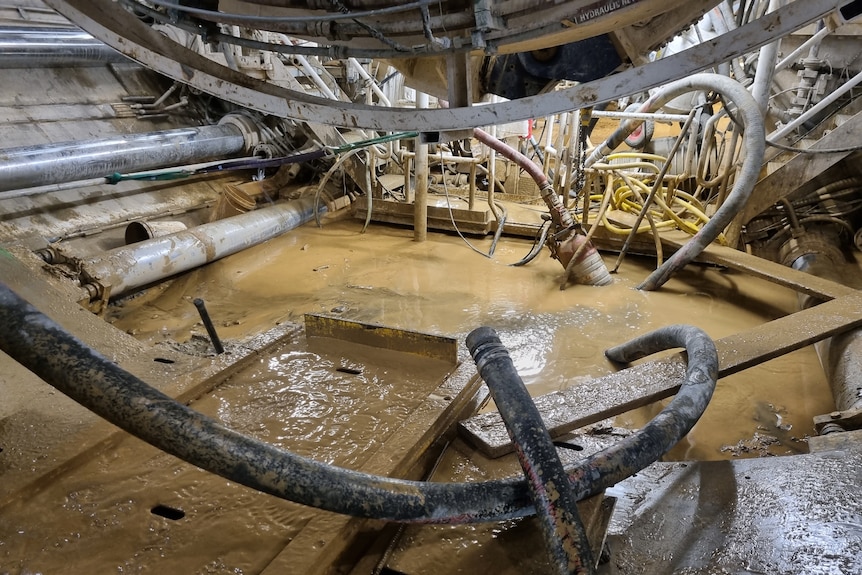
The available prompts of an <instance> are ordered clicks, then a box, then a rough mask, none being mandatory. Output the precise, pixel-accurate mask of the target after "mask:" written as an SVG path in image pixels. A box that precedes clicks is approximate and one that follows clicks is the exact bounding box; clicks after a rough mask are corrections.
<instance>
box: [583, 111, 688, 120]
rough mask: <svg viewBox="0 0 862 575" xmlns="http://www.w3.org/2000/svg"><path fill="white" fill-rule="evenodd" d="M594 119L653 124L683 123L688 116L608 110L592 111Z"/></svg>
mask: <svg viewBox="0 0 862 575" xmlns="http://www.w3.org/2000/svg"><path fill="white" fill-rule="evenodd" d="M592 115H593V116H594V117H596V118H624V119H626V120H652V121H654V122H685V121H686V120H688V114H658V113H646V112H622V111H608V110H593V112H592Z"/></svg>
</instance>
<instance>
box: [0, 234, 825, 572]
mask: <svg viewBox="0 0 862 575" xmlns="http://www.w3.org/2000/svg"><path fill="white" fill-rule="evenodd" d="M360 228H361V222H357V221H353V220H342V221H328V222H326V224H325V226H324V227H323V228H322V229H317V228H315V227H314V226H306V227H303V228H301V229H299V230H296V231H295V232H293V233H291V234H288V235H286V236H284V237H281V238H278V239H276V240H274V241H271V242H268V243H266V244H264V245H262V246H258V247H257V248H253V249H250V250H247V251H246V252H243V253H241V254H237V255H235V256H232V257H229V258H226V259H225V260H222V261H220V262H217V263H215V264H213V265H211V266H209V267H207V268H206V269H203V270H198V271H195V272H192V273H190V274H187V275H186V276H184V277H181V278H179V279H177V280H175V281H173V282H171V283H170V284H167V285H165V286H163V287H161V288H158V289H154V290H150V291H149V292H148V293H146V294H143V295H140V296H138V297H134V298H130V299H128V300H126V301H124V302H121V303H120V304H119V305H117V306H116V307H115V308H114V309H113V310H112V311H111V315H110V317H109V320H110V321H112V322H113V323H114V325H115V326H116V327H118V328H120V329H123V330H126V331H128V332H130V333H133V334H135V335H136V336H137V337H138V338H140V339H141V340H143V341H145V342H148V343H150V344H153V345H155V346H163V345H169V346H174V347H179V348H181V349H184V350H186V351H188V352H193V353H211V351H210V349H209V344H208V343H207V342H206V339H205V337H204V336H205V331H204V329H203V327H202V326H201V325H200V321H199V318H198V316H197V312H196V310H195V307H194V305H193V304H192V300H193V299H194V298H195V297H201V298H203V299H204V300H205V301H206V302H207V305H208V308H209V311H210V314H211V316H212V317H213V318H214V321H215V323H216V325H217V327H218V330H219V332H220V334H221V336H222V338H223V339H224V340H225V343H226V347H227V348H228V350H232V349H234V350H236V346H238V345H240V344H242V342H243V341H244V340H245V339H247V338H249V337H250V336H252V335H254V334H257V333H259V332H261V331H265V330H267V329H269V328H271V327H273V326H274V325H276V324H279V323H285V322H295V323H299V322H301V320H302V316H303V314H304V313H307V312H327V313H332V314H337V315H340V316H341V317H344V318H348V319H355V320H361V321H368V322H375V323H381V324H386V325H390V326H394V327H399V328H405V329H413V330H421V331H426V332H433V333H439V334H445V335H451V336H455V337H457V338H458V339H459V341H462V342H463V340H464V337H465V336H466V334H467V333H468V332H469V331H470V330H472V329H474V328H475V327H477V326H480V325H490V326H493V327H494V328H496V329H497V330H498V332H499V333H500V335H501V338H502V339H503V341H504V343H505V344H506V345H507V346H508V347H509V349H510V350H511V354H512V356H513V359H514V361H515V364H516V366H517V367H518V369H519V371H520V373H521V374H522V376H523V377H524V379H525V381H526V382H527V384H528V385H529V386H530V388H531V390H532V391H533V392H534V394H541V393H546V392H549V391H555V390H559V389H563V388H565V387H567V386H571V385H585V384H588V381H589V378H592V377H595V376H598V375H602V374H605V373H609V372H610V371H612V370H613V369H614V368H613V366H611V365H610V364H609V363H608V362H607V361H606V360H605V359H604V357H603V355H602V351H603V350H604V349H605V348H607V347H609V346H611V345H615V344H618V343H620V342H622V341H625V340H627V339H629V338H631V337H633V336H635V335H637V334H640V333H643V332H646V331H649V330H651V329H654V328H656V327H659V326H662V325H667V324H671V323H678V322H686V323H692V324H694V325H697V326H699V327H701V328H703V329H704V330H706V331H707V333H709V334H710V335H711V336H712V337H714V338H720V337H723V336H726V335H729V334H733V333H736V332H739V331H743V330H746V329H748V328H750V327H752V326H755V325H759V324H761V323H763V322H765V321H769V320H770V319H772V318H775V317H779V316H782V315H784V314H786V313H789V312H792V311H793V309H794V306H795V301H796V299H795V294H793V293H790V292H784V291H783V290H781V289H778V288H775V287H773V286H771V285H768V284H765V283H763V282H760V281H757V280H753V279H750V278H747V277H745V276H743V275H740V274H735V273H730V272H724V271H720V270H716V269H707V268H697V267H694V268H692V269H691V270H687V271H685V272H684V273H682V274H680V275H679V276H678V277H677V278H676V279H674V280H672V281H671V282H670V283H668V284H667V286H666V287H665V288H663V289H662V290H661V291H660V292H656V293H643V292H638V291H636V290H634V289H633V287H634V285H636V284H637V283H638V282H639V281H640V280H641V279H643V277H645V276H646V275H647V273H648V272H649V262H647V261H628V262H626V263H625V264H624V265H623V267H622V270H621V273H620V274H618V275H617V276H615V280H616V281H615V284H614V285H613V286H610V287H606V288H592V287H585V286H572V287H570V288H569V289H567V290H565V291H561V290H560V289H559V281H560V276H561V274H562V268H561V266H559V264H558V263H557V262H555V261H552V260H550V259H548V258H547V256H546V255H543V256H542V257H541V258H539V259H538V260H537V261H535V262H533V263H531V264H530V265H528V266H526V267H520V268H514V267H509V266H507V265H506V264H507V263H508V262H513V261H516V260H518V259H519V258H520V257H522V256H523V255H524V254H525V253H526V252H527V251H528V249H529V242H526V241H523V240H516V239H509V238H504V239H503V240H502V241H501V243H500V245H499V247H498V249H497V253H496V255H495V258H494V259H493V260H491V259H488V258H484V257H481V256H479V255H477V254H475V253H474V252H473V251H471V250H469V249H468V248H466V247H465V246H464V244H463V242H462V241H461V239H459V238H458V237H456V236H448V235H436V234H432V235H431V236H430V238H429V241H427V242H425V243H416V242H414V241H413V240H412V232H411V231H410V230H403V229H398V228H392V227H384V226H375V225H372V226H371V228H370V231H369V233H366V234H360V233H359V230H360ZM471 241H473V242H474V243H475V244H476V246H477V247H479V248H480V249H487V247H488V244H489V241H488V240H486V239H473V240H471ZM465 357H466V355H465ZM339 368H344V370H342V371H339ZM345 370H346V371H345ZM356 371H359V373H355V372H356ZM445 371H446V368H445V366H443V367H441V365H440V363H439V362H429V361H427V360H418V359H417V360H407V359H404V357H403V354H399V356H398V357H392V356H391V355H387V354H386V353H385V352H379V354H378V353H373V352H370V351H368V350H367V349H365V348H363V349H361V350H358V349H357V346H348V345H343V346H337V347H334V346H324V347H323V348H318V347H315V346H314V345H312V346H309V345H308V344H306V342H305V341H304V339H303V338H299V339H297V340H294V341H290V342H286V343H285V345H284V346H282V347H281V348H279V349H278V350H276V351H275V352H274V353H272V354H270V355H268V356H265V357H260V358H259V359H257V360H256V361H255V362H254V363H253V364H252V365H250V366H249V367H248V368H247V369H245V370H244V371H242V372H240V373H237V374H236V375H234V376H233V377H232V378H231V379H230V380H229V381H228V382H226V383H225V384H223V385H221V386H219V387H218V388H217V389H216V391H215V392H213V393H212V394H210V395H208V396H205V397H204V398H202V399H201V400H198V401H196V402H195V403H194V404H193V405H192V407H194V408H195V409H197V410H199V411H201V412H203V413H206V414H209V415H211V416H214V417H217V418H218V419H220V420H221V421H223V422H224V423H225V424H227V425H228V426H230V427H232V428H234V429H237V430H239V431H241V432H244V433H247V434H249V435H253V436H255V437H258V438H260V439H263V440H265V441H268V442H270V443H273V444H275V445H278V446H281V447H285V448H289V449H290V450H292V451H296V452H298V453H300V454H303V455H308V456H311V457H314V458H315V459H318V460H321V461H327V462H332V463H336V464H338V465H342V466H345V467H349V468H353V469H358V468H362V467H363V466H365V465H367V464H368V462H369V461H370V458H372V457H373V456H374V454H375V453H376V450H377V449H378V448H379V446H380V444H381V442H382V441H384V440H385V439H386V438H387V437H391V436H392V435H393V434H395V433H396V432H397V430H398V429H399V426H400V425H402V424H403V422H404V421H405V420H406V421H409V420H410V416H411V413H412V410H413V409H414V408H415V406H416V405H417V404H418V402H420V401H421V400H422V399H423V398H424V397H425V396H426V395H427V394H428V393H429V392H430V390H432V389H433V388H434V386H436V385H437V383H438V382H439V380H440V378H441V377H442V374H443V373H444V372H445ZM829 410H831V400H830V398H829V392H828V388H827V386H826V384H825V382H824V380H823V376H822V374H821V372H820V368H819V365H818V363H817V359H816V356H815V355H814V353H813V351H810V350H803V351H801V352H797V353H794V354H791V355H790V356H787V357H783V358H780V359H777V360H773V361H771V362H769V363H767V364H765V365H763V366H761V367H758V368H754V369H753V370H749V371H747V372H743V373H741V374H738V375H736V376H734V377H732V378H728V379H726V380H723V381H722V382H720V384H719V389H718V391H717V393H716V396H715V399H714V400H713V402H712V405H711V406H710V408H709V409H708V411H707V413H706V415H705V416H704V418H703V419H702V421H701V422H700V423H699V424H698V426H697V428H696V429H695V431H694V432H693V433H692V434H691V436H690V437H689V438H688V440H687V441H686V442H684V443H683V444H682V445H680V446H679V447H678V448H677V449H676V450H675V452H674V453H673V454H672V455H673V456H674V457H679V458H700V459H719V458H730V457H733V456H734V455H735V454H736V453H739V454H740V455H741V456H750V455H757V454H758V450H759V449H761V444H753V445H754V446H753V447H752V448H751V449H749V450H748V451H746V449H745V448H744V445H743V446H742V447H739V448H737V449H736V451H728V450H725V451H722V448H723V447H725V446H737V445H738V444H739V442H741V441H742V442H743V443H744V442H747V441H751V440H752V438H754V437H755V436H756V435H757V434H768V435H771V436H774V437H777V438H778V439H779V440H783V441H784V442H783V443H777V444H770V445H766V446H765V447H763V450H764V451H765V450H766V449H769V450H770V451H771V452H773V453H786V452H791V451H793V450H794V449H800V448H801V449H804V444H798V443H797V442H794V441H792V440H791V439H790V438H791V437H792V436H794V435H796V436H801V435H804V434H805V433H808V432H810V427H811V424H810V421H811V415H813V414H818V413H823V412H826V411H829ZM652 411H653V409H652V408H648V409H644V410H640V411H639V412H634V413H629V414H626V415H624V416H621V417H618V418H617V424H626V425H631V426H635V427H636V426H639V425H641V424H642V423H643V422H644V421H645V420H646V419H647V418H648V417H650V414H651V412H652ZM117 442H118V443H117V444H116V445H115V446H114V447H112V448H111V449H109V450H107V451H104V452H102V453H99V454H96V455H95V456H93V457H91V458H84V459H83V460H82V461H81V462H80V464H79V465H78V466H77V467H75V468H74V469H71V470H68V471H67V472H66V473H65V474H63V475H62V477H52V478H50V482H48V483H46V484H44V485H41V486H39V489H34V490H33V491H32V492H28V493H27V494H26V497H23V496H22V498H21V499H19V500H16V501H13V502H11V503H9V504H8V505H6V506H5V507H4V508H3V509H0V517H3V520H2V521H0V572H3V569H6V570H10V569H11V572H21V573H35V572H45V573H48V572H55V573H61V572H64V569H65V567H67V566H68V565H75V572H106V571H110V572H120V573H154V572H163V573H260V572H264V573H274V572H290V570H287V571H285V570H283V569H279V568H278V567H277V566H278V565H279V559H280V558H282V557H284V553H285V552H286V551H285V550H287V552H289V551H290V549H291V547H290V544H291V543H292V542H294V541H300V543H298V544H297V546H296V547H301V548H302V549H303V550H305V551H307V552H308V553H313V552H314V545H316V541H312V542H311V544H310V545H308V542H307V541H306V542H303V541H305V540H303V539H302V537H303V534H304V533H305V532H306V531H307V530H306V529H305V527H306V526H307V525H310V524H311V523H310V522H312V521H317V519H315V517H316V516H315V512H314V510H310V509H308V508H305V507H301V506H298V505H295V504H291V503H288V502H284V501H281V500H277V499H275V498H273V497H270V496H267V495H263V494H260V493H256V492H253V491H251V490H248V489H245V488H242V487H240V486H237V485H236V484H233V483H231V482H228V481H225V480H223V479H220V478H218V477H215V476H212V475H210V474H207V473H204V472H202V471H200V470H199V469H197V468H195V467H193V466H190V465H187V464H185V463H182V462H178V461H177V460H176V459H174V458H172V457H171V456H167V455H165V454H163V453H160V452H158V451H157V450H155V449H153V448H150V447H148V446H146V445H144V444H142V443H141V442H139V441H138V440H135V439H129V438H121V439H119V440H117ZM450 451H453V450H450ZM477 461H478V460H477ZM508 463H509V464H511V463H512V462H511V461H510V462H508ZM479 465H480V464H479V463H477V462H476V461H471V460H469V459H467V460H465V459H464V458H463V457H460V458H459V457H455V454H454V453H453V454H450V455H449V456H447V458H445V459H444V460H443V462H442V463H441V465H440V468H439V474H438V475H437V476H435V478H439V479H442V480H445V479H446V478H457V479H458V480H478V479H480V478H484V477H488V476H489V473H491V474H494V473H496V472H497V471H500V470H505V471H504V473H511V472H512V471H513V468H512V466H511V465H509V467H508V468H506V464H504V462H503V461H500V463H499V467H497V463H496V462H488V461H486V462H483V463H481V467H479ZM158 506H164V507H166V508H168V509H174V510H179V511H181V512H182V513H183V514H184V517H183V518H182V519H179V520H176V519H170V518H166V517H163V516H161V515H159V514H157V513H154V511H153V510H154V509H156V508H157V507H158ZM33 510H45V512H44V513H43V512H38V513H34V512H33ZM533 527H534V526H531V525H530V524H529V522H522V523H517V522H516V523H511V524H503V525H489V526H476V527H467V528H465V529H461V530H451V529H449V528H441V529H440V530H439V531H438V532H437V533H438V535H439V537H440V541H438V542H437V543H434V544H433V545H431V547H429V549H431V551H429V553H432V552H433V553H436V555H435V557H436V558H435V559H434V563H433V564H434V565H435V569H436V568H438V567H439V569H440V570H439V572H440V573H446V572H451V573H454V572H462V571H463V570H464V569H467V571H464V572H481V570H482V569H483V567H482V566H483V565H484V563H483V561H484V559H483V555H482V554H483V553H484V551H483V550H482V548H481V547H479V546H476V544H475V543H476V541H478V540H479V539H480V538H486V537H487V532H488V531H489V530H490V531H491V541H492V544H493V545H498V546H499V545H502V547H503V548H505V549H506V550H508V551H509V557H510V558H509V559H508V560H507V565H509V568H511V569H513V570H514V571H513V572H531V571H530V570H529V569H527V568H526V567H525V566H526V565H528V564H530V565H532V566H533V567H535V566H536V565H541V562H539V563H536V562H534V560H535V557H536V554H537V553H538V554H539V555H540V556H541V555H542V554H541V553H540V551H539V550H540V549H541V545H540V544H539V543H538V542H537V535H536V533H538V532H537V530H535V529H534V528H533ZM435 536H436V535H435ZM410 537H412V535H411V536H408V537H406V538H405V545H408V546H409V544H410V541H411V539H410ZM109 538H110V541H111V543H110V544H106V541H107V540H108V539H109ZM447 538H448V540H447ZM432 539H433V538H432ZM441 542H442V543H441ZM426 543H427V542H426ZM453 549H455V551H452V550H453ZM434 550H437V551H434ZM458 550H460V551H458ZM531 561H533V563H530V562H531ZM525 562H526V563H525ZM468 566H469V567H468ZM521 567H525V568H524V570H521ZM417 572H419V571H417ZM435 572H438V571H435ZM501 572H502V571H501Z"/></svg>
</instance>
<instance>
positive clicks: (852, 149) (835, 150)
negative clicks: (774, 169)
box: [766, 140, 862, 154]
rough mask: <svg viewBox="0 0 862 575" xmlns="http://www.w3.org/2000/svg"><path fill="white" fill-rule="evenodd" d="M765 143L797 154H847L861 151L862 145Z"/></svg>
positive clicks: (767, 141)
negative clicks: (787, 144)
mask: <svg viewBox="0 0 862 575" xmlns="http://www.w3.org/2000/svg"><path fill="white" fill-rule="evenodd" d="M766 145H767V146H770V147H772V148H777V149H779V150H784V151H785V152H795V153H797V154H849V153H851V152H862V145H860V146H847V147H844V148H795V147H793V146H785V145H784V144H779V143H778V142H773V141H772V140H766Z"/></svg>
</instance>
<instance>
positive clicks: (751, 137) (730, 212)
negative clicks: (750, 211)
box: [586, 74, 766, 290]
mask: <svg viewBox="0 0 862 575" xmlns="http://www.w3.org/2000/svg"><path fill="white" fill-rule="evenodd" d="M694 90H702V91H715V92H718V93H719V94H723V95H724V96H725V97H727V99H728V100H730V101H731V102H733V103H734V104H736V108H737V110H738V115H739V116H741V118H740V119H741V121H742V123H743V126H744V129H745V157H744V160H743V162H742V166H741V167H740V169H739V173H738V174H737V176H736V180H735V181H734V184H733V189H732V190H731V191H730V194H729V195H728V197H727V200H725V202H724V203H723V204H722V205H721V207H720V208H718V210H717V211H716V212H715V215H713V216H712V219H710V220H709V222H707V223H706V224H705V225H704V226H703V227H702V228H701V229H700V231H699V232H697V233H696V234H695V235H694V237H692V238H691V239H690V240H689V241H688V242H687V243H686V244H685V245H684V246H682V248H680V249H679V250H678V251H677V252H676V253H675V254H673V255H672V256H671V257H670V258H668V260H667V261H666V262H664V263H663V264H662V265H661V266H659V268H658V269H657V270H655V271H654V272H653V273H652V274H650V275H649V277H647V279H645V280H644V281H643V282H641V284H640V285H639V286H637V289H642V290H655V289H658V288H660V287H661V286H662V285H664V283H665V282H666V281H667V280H668V279H670V276H671V275H673V274H674V273H675V272H677V271H678V270H680V269H682V268H683V267H685V266H686V265H688V264H689V263H690V262H691V261H692V260H694V259H695V258H696V257H697V256H698V254H700V252H702V251H703V250H704V249H706V246H708V245H709V244H711V243H712V242H713V240H715V238H717V237H718V235H719V234H720V233H721V232H722V231H723V230H724V228H726V227H727V226H728V225H729V224H730V222H731V221H732V220H733V218H734V217H735V216H736V214H737V213H739V212H740V211H741V210H742V208H743V207H745V204H746V203H747V202H748V198H749V197H750V196H751V192H752V190H753V189H754V184H755V183H757V178H758V177H759V175H760V167H761V164H762V162H763V154H764V149H765V146H766V144H765V139H766V136H765V133H764V127H763V115H762V114H761V113H760V107H759V105H758V104H757V101H756V100H755V99H754V98H753V97H752V96H751V94H750V93H749V92H748V90H746V89H745V88H744V87H743V86H742V84H740V83H739V82H736V81H734V80H731V79H730V78H726V77H724V76H719V75H718V74H695V75H694V76H691V77H689V78H683V79H682V80H677V81H676V82H672V83H670V84H667V85H666V86H664V87H663V88H662V89H661V90H660V91H659V92H657V93H656V94H655V95H654V96H652V97H650V98H649V99H648V100H647V101H646V102H644V103H643V105H641V107H640V108H639V109H638V110H637V111H638V112H651V111H654V110H658V109H659V108H661V107H662V106H663V105H664V104H666V103H667V102H669V101H670V100H672V99H674V98H676V97H677V96H679V95H681V94H685V93H686V92H691V91H694ZM641 123H642V122H641V121H639V120H627V121H625V122H623V123H622V124H621V125H620V127H619V128H618V129H617V131H615V132H614V133H613V134H611V135H610V136H609V137H608V139H607V140H605V141H604V143H602V144H601V145H599V146H597V147H596V148H595V149H594V150H593V152H592V153H591V154H590V156H589V157H588V158H587V161H586V165H587V166H591V165H593V164H595V163H596V162H598V161H599V160H600V159H601V158H603V157H604V156H607V155H608V154H610V153H611V152H613V150H614V149H616V148H617V147H618V146H619V145H620V144H622V142H623V141H624V140H625V139H626V137H628V135H629V134H631V133H632V132H633V131H634V130H635V128H637V127H638V126H639V125H640V124H641Z"/></svg>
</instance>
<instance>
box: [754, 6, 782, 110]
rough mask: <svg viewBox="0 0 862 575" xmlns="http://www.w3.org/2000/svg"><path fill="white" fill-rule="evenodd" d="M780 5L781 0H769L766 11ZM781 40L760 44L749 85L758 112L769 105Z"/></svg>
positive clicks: (772, 10)
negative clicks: (751, 82)
mask: <svg viewBox="0 0 862 575" xmlns="http://www.w3.org/2000/svg"><path fill="white" fill-rule="evenodd" d="M780 7H781V0H770V1H769V7H768V8H767V10H766V12H767V13H769V12H775V11H776V10H778V9H779V8H780ZM780 45H781V40H780V39H778V40H776V41H775V42H770V43H769V44H766V45H765V46H761V48H760V52H759V55H758V58H757V68H756V70H755V71H754V84H753V85H752V86H751V95H752V96H754V99H755V100H756V101H757V104H758V105H759V106H760V113H761V114H766V108H767V106H768V105H769V96H770V94H771V93H772V79H773V77H774V76H775V58H776V57H777V55H778V47H779V46H780Z"/></svg>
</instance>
